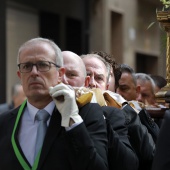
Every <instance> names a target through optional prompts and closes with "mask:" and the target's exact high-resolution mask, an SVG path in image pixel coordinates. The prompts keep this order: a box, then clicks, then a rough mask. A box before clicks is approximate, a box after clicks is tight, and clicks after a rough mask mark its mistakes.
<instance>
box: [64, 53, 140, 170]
mask: <svg viewBox="0 0 170 170" xmlns="http://www.w3.org/2000/svg"><path fill="white" fill-rule="evenodd" d="M62 54H63V58H64V67H65V75H64V76H63V80H62V81H63V83H65V84H69V85H71V86H72V87H74V88H75V89H76V88H77V87H79V88H78V89H79V90H78V91H81V88H84V86H88V85H89V81H90V76H87V74H86V68H85V65H84V63H83V61H82V59H81V58H80V57H79V56H78V55H77V54H75V53H73V52H71V51H63V52H62ZM84 89H85V90H88V89H86V88H84ZM97 90H98V91H99V90H100V89H97ZM101 93H102V92H101ZM101 97H102V96H101ZM87 98H88V97H86V100H87ZM93 102H94V101H93ZM101 109H102V110H103V114H104V116H105V120H106V124H107V131H108V162H109V169H110V170H137V169H138V158H137V156H136V154H135V152H134V150H133V148H132V146H131V144H130V142H129V138H128V130H127V128H126V127H125V117H124V114H123V112H122V111H121V110H120V109H117V108H114V107H109V106H102V107H101ZM129 162H130V163H129Z"/></svg>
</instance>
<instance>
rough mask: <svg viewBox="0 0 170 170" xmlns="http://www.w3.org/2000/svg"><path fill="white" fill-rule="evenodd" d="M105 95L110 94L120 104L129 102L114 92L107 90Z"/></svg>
mask: <svg viewBox="0 0 170 170" xmlns="http://www.w3.org/2000/svg"><path fill="white" fill-rule="evenodd" d="M103 93H108V94H109V95H110V96H111V97H112V98H113V99H114V100H116V101H117V102H118V103H120V104H123V103H125V102H127V101H126V100H125V99H124V98H123V97H122V96H121V95H120V94H118V93H114V92H112V91H109V90H106V91H104V92H103Z"/></svg>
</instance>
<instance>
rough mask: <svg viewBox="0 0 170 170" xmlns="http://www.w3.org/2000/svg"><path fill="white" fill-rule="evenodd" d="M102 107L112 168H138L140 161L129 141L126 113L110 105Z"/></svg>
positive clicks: (109, 160) (134, 169)
mask: <svg viewBox="0 0 170 170" xmlns="http://www.w3.org/2000/svg"><path fill="white" fill-rule="evenodd" d="M102 109H103V111H104V115H105V117H106V122H107V130H108V162H109V168H110V170H137V169H138V164H139V161H138V157H137V155H136V153H135V151H134V150H133V148H132V146H131V144H130V142H129V136H128V129H127V128H126V126H125V116H124V113H123V112H122V110H120V109H117V108H114V107H109V106H104V107H102Z"/></svg>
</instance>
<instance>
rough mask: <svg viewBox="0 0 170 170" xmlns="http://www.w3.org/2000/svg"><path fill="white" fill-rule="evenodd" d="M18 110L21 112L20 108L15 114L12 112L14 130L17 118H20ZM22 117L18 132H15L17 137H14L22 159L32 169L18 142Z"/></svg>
mask: <svg viewBox="0 0 170 170" xmlns="http://www.w3.org/2000/svg"><path fill="white" fill-rule="evenodd" d="M18 110H19V107H18V108H17V109H15V110H14V111H13V112H11V118H10V119H11V120H12V121H13V123H11V124H13V129H14V125H15V122H16V118H17V116H18ZM22 115H23V112H22ZM22 115H21V117H20V119H19V122H18V125H17V128H16V131H15V135H14V139H15V143H16V145H17V148H18V151H19V152H20V154H21V156H22V158H23V159H24V160H25V162H26V163H27V165H28V166H29V167H30V168H31V165H30V164H29V162H28V160H27V159H26V157H25V155H24V153H23V151H22V149H21V146H20V144H19V141H18V133H19V129H20V124H21V119H22Z"/></svg>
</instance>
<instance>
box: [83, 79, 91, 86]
mask: <svg viewBox="0 0 170 170" xmlns="http://www.w3.org/2000/svg"><path fill="white" fill-rule="evenodd" d="M89 83H90V76H86V78H85V82H84V86H85V87H89Z"/></svg>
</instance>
